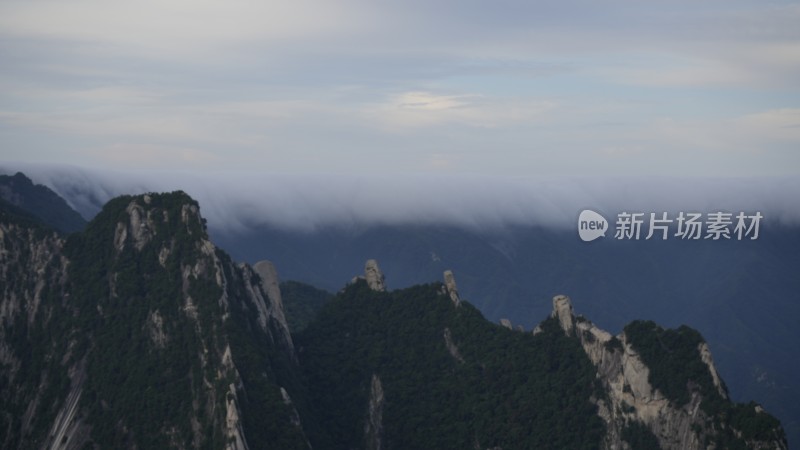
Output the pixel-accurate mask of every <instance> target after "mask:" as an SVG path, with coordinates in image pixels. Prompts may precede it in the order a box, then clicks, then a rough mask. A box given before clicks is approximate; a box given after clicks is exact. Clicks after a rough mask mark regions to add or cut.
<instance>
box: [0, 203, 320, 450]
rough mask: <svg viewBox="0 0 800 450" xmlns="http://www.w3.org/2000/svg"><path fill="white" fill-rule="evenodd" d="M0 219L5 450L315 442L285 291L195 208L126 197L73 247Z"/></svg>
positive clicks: (0, 429) (1, 436) (0, 389)
mask: <svg viewBox="0 0 800 450" xmlns="http://www.w3.org/2000/svg"><path fill="white" fill-rule="evenodd" d="M6 219H9V218H8V217H4V220H3V221H2V222H0V234H1V235H2V236H1V237H2V239H0V272H2V274H3V280H4V283H3V285H2V295H3V296H2V299H0V319H1V320H2V323H3V327H2V328H1V329H0V364H2V366H1V367H2V372H0V376H2V381H3V382H2V383H0V398H2V404H3V407H2V410H1V411H0V418H1V419H2V422H1V423H0V441H2V447H3V448H31V447H48V448H87V447H89V448H91V447H95V448H112V447H113V448H142V447H146V448H153V447H159V448H170V447H177V448H201V447H209V448H222V447H224V448H231V449H244V448H258V447H263V446H265V445H266V444H268V443H269V442H273V443H275V442H293V443H295V444H299V447H303V446H304V444H306V440H305V438H304V436H303V430H302V426H301V424H300V423H299V421H298V420H292V408H290V407H289V406H288V405H287V403H286V401H285V398H288V393H287V392H286V389H282V386H281V383H283V381H282V379H283V380H286V381H287V383H291V382H292V381H291V377H284V378H282V375H281V374H282V373H287V372H289V371H291V370H292V369H291V367H292V365H293V364H295V363H294V361H296V355H295V353H294V348H293V346H292V340H291V336H290V335H289V332H288V329H287V327H286V323H285V319H283V312H282V305H281V303H280V296H279V292H277V291H276V288H277V284H275V283H274V280H264V278H262V277H261V276H260V275H259V274H258V273H257V272H256V271H255V270H254V269H253V268H251V267H249V266H247V265H237V264H234V263H233V262H232V261H231V260H230V258H228V257H227V255H225V254H224V253H223V252H221V251H220V250H218V249H217V248H216V247H215V246H214V245H213V244H212V243H211V242H210V241H209V239H208V235H207V233H206V230H205V224H204V220H203V219H202V217H201V216H200V215H199V209H198V205H197V204H196V203H195V202H194V201H193V200H192V199H191V198H189V197H188V196H187V195H185V194H183V193H180V192H176V193H172V194H152V195H142V196H137V197H122V198H118V199H116V200H114V201H112V202H110V203H109V205H107V206H106V207H105V208H104V210H103V211H102V212H101V213H100V214H99V215H98V217H97V218H96V219H95V220H94V221H92V222H91V223H90V224H89V226H88V228H87V230H86V231H85V232H83V233H77V234H75V235H72V236H71V237H70V238H69V239H68V240H64V239H63V238H60V237H58V236H57V235H55V234H54V233H52V232H48V231H46V229H43V228H39V227H35V226H25V225H20V224H18V223H16V222H15V221H14V220H13V219H9V220H6ZM262 268H263V267H262ZM266 272H269V271H268V270H267V271H266ZM295 414H296V412H295ZM257 415H262V416H263V415H268V416H269V417H272V418H273V421H274V423H272V424H270V425H269V426H268V427H264V426H262V424H261V423H259V420H258V419H257V418H256V417H255V416H257ZM254 438H257V439H256V441H255V442H257V444H256V445H253V442H254V441H253V439H254Z"/></svg>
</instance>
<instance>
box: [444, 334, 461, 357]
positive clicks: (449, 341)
mask: <svg viewBox="0 0 800 450" xmlns="http://www.w3.org/2000/svg"><path fill="white" fill-rule="evenodd" d="M444 345H445V346H446V347H447V351H448V352H450V356H452V357H453V358H455V359H456V361H458V362H460V363H463V362H464V358H462V357H461V353H460V352H459V351H458V347H456V344H455V343H454V342H453V333H451V332H450V328H445V329H444Z"/></svg>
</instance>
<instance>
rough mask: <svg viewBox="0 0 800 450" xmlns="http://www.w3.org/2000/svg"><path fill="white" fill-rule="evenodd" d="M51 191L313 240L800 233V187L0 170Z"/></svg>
mask: <svg viewBox="0 0 800 450" xmlns="http://www.w3.org/2000/svg"><path fill="white" fill-rule="evenodd" d="M17 171H21V172H23V173H25V174H26V175H28V176H29V177H30V178H31V179H33V181H34V182H36V183H39V184H44V185H47V186H49V187H50V188H51V189H53V190H54V191H56V192H57V193H59V194H60V195H62V196H63V197H64V198H65V199H67V201H68V202H69V203H70V204H71V205H72V206H73V207H74V208H75V209H77V210H78V211H79V212H81V214H83V215H84V216H87V218H90V217H91V216H92V215H94V214H95V213H96V212H97V211H98V210H99V208H100V207H101V206H102V205H103V204H104V203H105V202H106V201H108V200H109V199H111V198H113V197H115V196H118V195H122V194H139V193H144V192H154V191H155V192H161V191H173V190H183V191H185V192H187V193H188V194H190V195H191V196H192V197H194V198H195V199H197V200H198V201H199V202H200V206H201V208H202V213H203V215H204V217H206V219H208V222H209V225H210V226H211V227H212V228H214V229H216V230H219V231H222V232H237V231H243V230H246V229H248V228H250V227H253V226H258V225H269V226H274V227H279V228H290V229H298V230H306V231H313V230H315V229H318V228H320V227H325V226H345V227H347V226H368V225H374V224H414V223H418V224H443V225H459V226H464V227H469V228H480V229H484V228H493V227H502V226H507V225H542V226H547V227H573V226H574V224H575V221H576V220H577V217H578V214H579V212H580V211H581V210H582V209H585V208H589V209H594V210H596V211H600V212H604V213H606V214H612V215H613V214H616V213H618V212H621V211H628V212H645V213H649V212H662V211H668V212H678V211H696V212H714V211H729V212H738V211H746V212H755V211H760V212H762V214H764V216H765V220H766V221H774V222H780V223H784V224H790V225H798V224H800V202H798V201H797V198H798V195H799V194H800V177H771V178H707V179H706V178H668V177H659V178H653V177H648V178H643V177H630V178H602V177H596V178H586V177H584V178H565V177H549V178H542V177H536V178H533V177H532V178H502V177H484V176H469V175H457V176H456V175H432V174H425V175H408V176H404V175H386V176H384V175H374V174H368V175H351V176H345V175H323V174H306V175H296V174H292V175H287V174H270V173H263V174H259V173H255V172H248V173H241V172H229V173H225V172H215V173H198V172H191V173H190V172H166V171H165V172H159V171H148V172H141V171H105V170H99V169H89V168H82V167H73V166H64V165H41V164H36V165H34V164H29V163H0V173H4V174H13V173H15V172H17Z"/></svg>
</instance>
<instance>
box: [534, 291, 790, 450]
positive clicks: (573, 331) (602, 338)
mask: <svg viewBox="0 0 800 450" xmlns="http://www.w3.org/2000/svg"><path fill="white" fill-rule="evenodd" d="M551 316H552V317H554V318H556V319H557V320H558V321H559V325H560V326H561V329H562V330H564V333H565V334H566V335H568V336H572V335H577V338H578V339H580V342H581V346H582V347H583V349H584V352H585V353H586V355H587V356H588V357H589V359H590V360H591V361H592V363H593V364H594V366H595V367H596V368H597V378H598V380H599V381H600V383H601V384H602V386H603V387H604V391H605V392H606V396H605V398H598V399H596V402H597V405H598V414H599V415H600V417H601V418H602V419H603V420H604V421H605V422H606V426H607V433H606V438H605V441H604V443H603V444H604V448H606V449H626V448H630V447H629V445H628V443H627V442H625V441H624V440H623V438H622V436H623V431H624V429H625V427H627V426H628V425H629V424H631V423H634V422H636V423H640V424H643V425H644V426H646V427H647V429H648V430H649V431H650V432H652V433H653V435H654V436H655V437H656V438H657V439H658V442H659V445H660V447H661V448H662V449H663V450H673V449H674V450H679V449H680V450H705V449H707V448H713V446H712V447H708V442H710V441H713V439H712V438H713V437H714V436H715V435H716V433H718V432H720V430H718V429H715V427H714V426H712V425H711V423H712V420H711V418H710V417H709V416H708V415H707V414H706V413H705V412H704V410H703V409H702V408H701V407H700V405H701V403H702V401H703V397H702V395H701V394H700V393H699V391H693V392H692V394H691V396H690V398H689V401H688V402H687V403H686V404H684V405H680V406H679V405H675V404H674V403H672V402H670V401H669V399H667V398H666V397H665V396H664V394H663V393H662V392H660V391H659V390H658V389H656V388H654V387H653V386H652V385H651V383H650V371H651V369H650V368H649V367H648V366H647V365H646V364H645V363H644V362H643V360H642V358H641V357H640V355H639V354H638V353H637V352H636V350H635V349H634V347H633V345H632V344H631V343H630V342H629V341H628V338H627V336H626V335H625V333H621V334H620V335H618V336H616V337H615V336H612V335H611V334H610V333H608V332H607V331H604V330H602V329H600V328H598V327H597V326H595V325H594V324H593V323H592V322H590V321H588V320H585V319H583V318H580V320H576V318H575V316H574V315H573V312H572V304H571V302H570V300H569V298H568V297H566V296H563V295H559V296H556V297H555V298H554V299H553V312H552V314H551ZM534 334H536V332H535V331H534ZM698 358H702V360H703V362H704V363H706V365H707V367H708V370H709V372H710V374H711V377H712V378H713V380H714V385H715V387H716V388H717V389H718V390H719V393H720V395H722V396H723V398H724V399H727V394H726V393H725V392H724V389H723V388H722V382H721V380H720V378H719V376H718V374H717V371H716V368H715V367H714V365H713V361H712V359H711V354H710V351H709V350H708V346H707V345H706V344H705V343H702V344H701V345H700V346H698ZM735 433H739V432H738V431H736V430H734V434H735ZM784 444H785V441H784V442H781V441H780V439H778V438H776V439H775V440H769V441H764V442H748V445H751V446H752V448H776V449H783V448H786V447H785V445H784Z"/></svg>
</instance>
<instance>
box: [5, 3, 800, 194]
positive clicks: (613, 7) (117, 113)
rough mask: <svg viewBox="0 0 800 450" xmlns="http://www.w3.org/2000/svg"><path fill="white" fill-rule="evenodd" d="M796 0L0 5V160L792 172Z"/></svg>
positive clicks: (798, 112)
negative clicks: (0, 153) (790, 0)
mask: <svg viewBox="0 0 800 450" xmlns="http://www.w3.org/2000/svg"><path fill="white" fill-rule="evenodd" d="M798 24H800V4H798V2H784V1H764V0H754V1H737V0H719V1H717V0H709V1H702V2H698V1H696V0H693V1H672V0H671V1H633V0H631V1H628V0H611V1H604V2H600V1H596V0H591V1H590V0H587V1H564V0H559V1H552V2H548V1H544V2H542V1H531V0H525V1H518V2H504V1H495V2H489V1H471V0H458V1H449V0H448V1H438V2H432V1H416V0H403V1H385V2H373V1H350V0H337V1H292V2H288V1H287V2H274V1H239V0H228V1H224V2H222V1H219V2H211V1H205V0H193V1H176V0H158V1H153V0H140V1H125V2H122V1H112V0H98V1H92V0H72V1H63V0H56V1H38V0H22V1H18V0H3V1H2V2H0V62H1V63H0V152H2V158H0V159H2V160H3V161H6V162H9V161H25V162H37V161H38V162H51V163H69V164H74V165H78V166H88V167H94V168H101V169H102V168H113V169H116V170H123V169H137V170H141V169H162V170H175V169H181V170H188V171H194V172H204V171H206V172H208V171H219V170H225V171H250V172H261V173H281V174H293V173H303V174H307V173H317V174H319V173H325V174H330V173H333V174H352V173H374V174H384V173H386V174H395V175H404V174H411V173H413V174H420V173H422V174H434V175H435V174H439V173H442V174H462V175H472V174H480V175H486V176H497V175H504V176H505V175H512V176H515V177H521V178H526V177H536V176H541V175H579V176H580V175H594V174H602V175H612V176H617V175H628V174H636V175H669V176H675V175H677V176H709V175H713V176H753V175H756V176H776V175H798V174H800V150H799V149H800V81H799V80H800V26H798Z"/></svg>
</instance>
